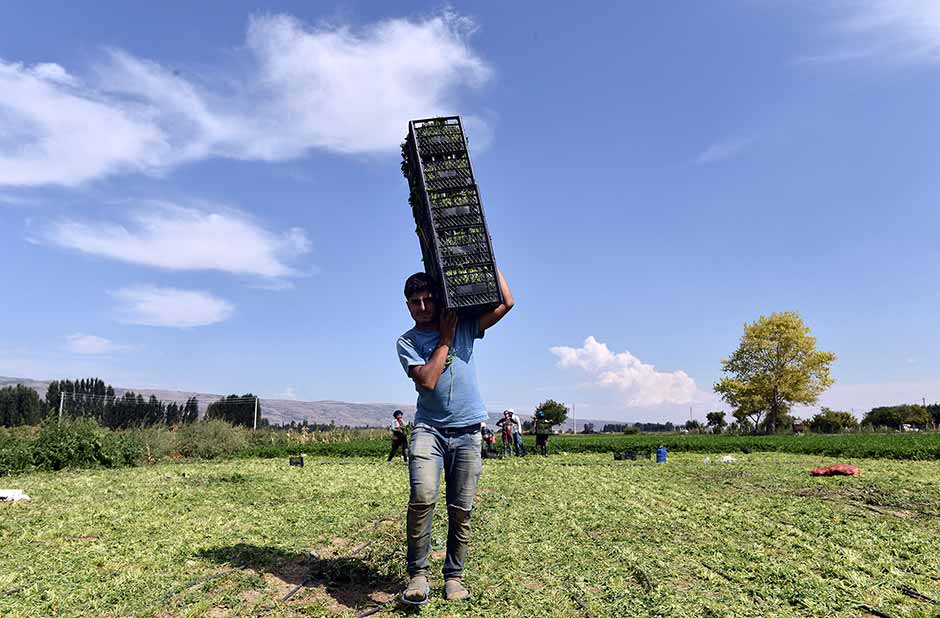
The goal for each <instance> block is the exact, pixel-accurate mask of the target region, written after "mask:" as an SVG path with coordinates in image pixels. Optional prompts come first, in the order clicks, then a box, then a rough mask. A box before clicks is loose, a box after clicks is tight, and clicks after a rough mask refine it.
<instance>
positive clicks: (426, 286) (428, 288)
mask: <svg viewBox="0 0 940 618" xmlns="http://www.w3.org/2000/svg"><path fill="white" fill-rule="evenodd" d="M418 292H429V293H430V294H431V295H434V294H437V282H436V281H435V280H434V277H432V276H431V275H429V274H427V273H415V274H413V275H411V276H410V277H408V278H407V279H406V280H405V298H411V297H412V296H413V295H415V294H417V293H418Z"/></svg>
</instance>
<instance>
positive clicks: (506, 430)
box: [496, 410, 516, 458]
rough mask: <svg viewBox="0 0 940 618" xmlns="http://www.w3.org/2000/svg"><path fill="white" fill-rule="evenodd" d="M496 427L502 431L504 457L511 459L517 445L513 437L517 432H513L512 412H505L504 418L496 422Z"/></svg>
mask: <svg viewBox="0 0 940 618" xmlns="http://www.w3.org/2000/svg"><path fill="white" fill-rule="evenodd" d="M496 426H497V427H499V428H500V429H501V430H502V432H501V433H500V438H501V442H502V445H503V457H504V458H505V457H509V456H510V455H512V451H513V446H514V445H515V443H516V440H515V438H514V437H513V434H514V433H515V432H514V431H513V424H512V414H511V411H510V410H505V411H503V418H501V419H499V420H498V421H496Z"/></svg>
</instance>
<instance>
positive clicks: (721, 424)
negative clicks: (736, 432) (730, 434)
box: [705, 410, 728, 433]
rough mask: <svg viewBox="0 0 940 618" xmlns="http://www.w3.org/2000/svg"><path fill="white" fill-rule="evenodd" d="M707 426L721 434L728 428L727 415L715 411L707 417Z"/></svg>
mask: <svg viewBox="0 0 940 618" xmlns="http://www.w3.org/2000/svg"><path fill="white" fill-rule="evenodd" d="M705 426H706V427H711V428H712V430H713V431H714V432H715V433H721V430H722V429H724V428H725V427H727V426H728V421H726V420H725V413H724V412H722V411H721V410H715V411H714V412H709V413H708V414H706V415H705Z"/></svg>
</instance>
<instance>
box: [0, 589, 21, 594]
mask: <svg viewBox="0 0 940 618" xmlns="http://www.w3.org/2000/svg"><path fill="white" fill-rule="evenodd" d="M20 590H22V588H13V589H12V590H7V591H6V592H4V593H3V596H9V595H11V594H16V593H17V592H19V591H20Z"/></svg>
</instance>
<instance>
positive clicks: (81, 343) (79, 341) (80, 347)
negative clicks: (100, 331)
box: [65, 333, 127, 354]
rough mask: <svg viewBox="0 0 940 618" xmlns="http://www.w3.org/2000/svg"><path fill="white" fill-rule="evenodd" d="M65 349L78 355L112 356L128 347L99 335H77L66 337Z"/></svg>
mask: <svg viewBox="0 0 940 618" xmlns="http://www.w3.org/2000/svg"><path fill="white" fill-rule="evenodd" d="M65 347H66V349H68V351H69V352H74V353H76V354H111V353H112V352H119V351H121V350H124V349H126V347H127V346H123V345H119V344H116V343H114V342H113V341H110V340H109V339H105V338H104V337H98V336H97V335H86V334H84V333H75V334H74V335H66V336H65Z"/></svg>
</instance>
